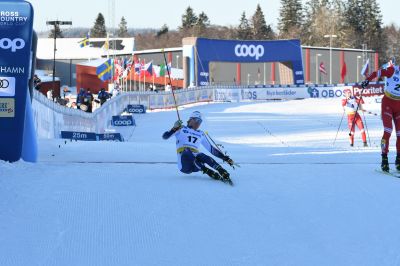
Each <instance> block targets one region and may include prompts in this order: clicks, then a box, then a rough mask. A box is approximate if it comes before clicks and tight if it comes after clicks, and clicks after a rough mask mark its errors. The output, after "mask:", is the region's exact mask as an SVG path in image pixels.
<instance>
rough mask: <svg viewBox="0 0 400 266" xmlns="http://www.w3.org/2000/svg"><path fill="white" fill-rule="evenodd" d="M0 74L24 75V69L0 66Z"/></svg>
mask: <svg viewBox="0 0 400 266" xmlns="http://www.w3.org/2000/svg"><path fill="white" fill-rule="evenodd" d="M0 73H4V74H24V73H25V68H23V67H9V66H0Z"/></svg>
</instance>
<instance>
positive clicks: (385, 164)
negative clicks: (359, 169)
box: [381, 154, 389, 172]
mask: <svg viewBox="0 0 400 266" xmlns="http://www.w3.org/2000/svg"><path fill="white" fill-rule="evenodd" d="M381 169H382V171H383V172H389V161H388V157H387V154H382V163H381Z"/></svg>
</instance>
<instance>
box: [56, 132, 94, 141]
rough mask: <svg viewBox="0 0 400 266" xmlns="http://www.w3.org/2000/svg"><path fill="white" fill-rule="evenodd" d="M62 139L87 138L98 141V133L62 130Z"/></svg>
mask: <svg viewBox="0 0 400 266" xmlns="http://www.w3.org/2000/svg"><path fill="white" fill-rule="evenodd" d="M61 138H62V139H74V140H87V141H96V140H97V136H96V133H93V132H77V131H61Z"/></svg>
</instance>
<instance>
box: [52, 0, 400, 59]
mask: <svg viewBox="0 0 400 266" xmlns="http://www.w3.org/2000/svg"><path fill="white" fill-rule="evenodd" d="M115 32H116V34H115V35H116V36H118V37H135V42H136V48H137V49H138V50H141V49H154V48H167V47H179V46H181V45H182V43H181V40H182V38H184V37H207V38H219V39H241V40H274V39H293V38H295V39H300V40H301V42H302V44H303V45H309V46H324V47H327V46H329V42H330V38H327V37H328V36H329V35H335V36H336V37H335V38H332V46H334V47H342V48H356V49H362V48H363V47H364V48H365V47H366V48H367V49H372V50H375V51H377V52H378V53H380V59H381V62H380V63H383V62H384V61H386V60H387V58H389V57H392V56H394V57H399V56H400V29H399V27H398V26H397V25H394V24H391V25H386V26H384V25H383V22H382V14H381V10H380V6H379V4H378V3H377V0H308V1H306V2H305V4H302V1H301V0H281V6H280V10H279V18H278V24H277V28H276V29H275V30H274V29H273V28H272V26H271V24H270V23H268V22H267V21H266V19H265V16H264V13H263V11H262V9H261V6H260V5H259V4H258V5H257V6H256V9H255V11H254V13H253V14H252V15H251V16H247V14H246V13H245V12H243V13H242V14H241V15H240V18H239V19H238V24H237V26H220V25H215V24H212V23H211V21H210V19H209V17H208V16H207V14H206V13H205V12H204V11H202V12H200V13H199V14H198V15H197V14H196V13H195V11H194V10H193V8H191V7H190V6H188V7H187V8H186V9H185V11H184V13H183V14H182V17H181V25H180V26H179V27H178V29H174V30H170V29H169V27H168V25H166V24H164V25H162V26H161V27H160V29H152V30H142V31H138V30H135V29H128V27H127V21H126V19H125V18H124V17H122V18H121V21H120V23H119V25H118V28H117V29H116V30H115ZM79 33H80V34H82V32H79ZM54 34H57V35H59V36H58V37H62V35H63V33H62V31H61V30H60V29H56V32H54V29H53V30H52V31H51V32H50V36H54ZM106 35H107V29H106V26H105V19H104V16H103V15H102V14H101V13H99V14H98V16H97V18H96V20H95V22H94V26H93V27H92V28H91V29H90V36H91V37H106ZM327 35H328V36H327ZM75 37H77V36H75ZM80 37H82V35H80Z"/></svg>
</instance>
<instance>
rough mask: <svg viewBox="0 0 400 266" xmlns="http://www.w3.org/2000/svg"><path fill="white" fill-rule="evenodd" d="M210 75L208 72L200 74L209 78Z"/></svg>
mask: <svg viewBox="0 0 400 266" xmlns="http://www.w3.org/2000/svg"><path fill="white" fill-rule="evenodd" d="M209 75H210V74H209V73H208V72H200V76H202V77H208V76H209Z"/></svg>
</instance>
